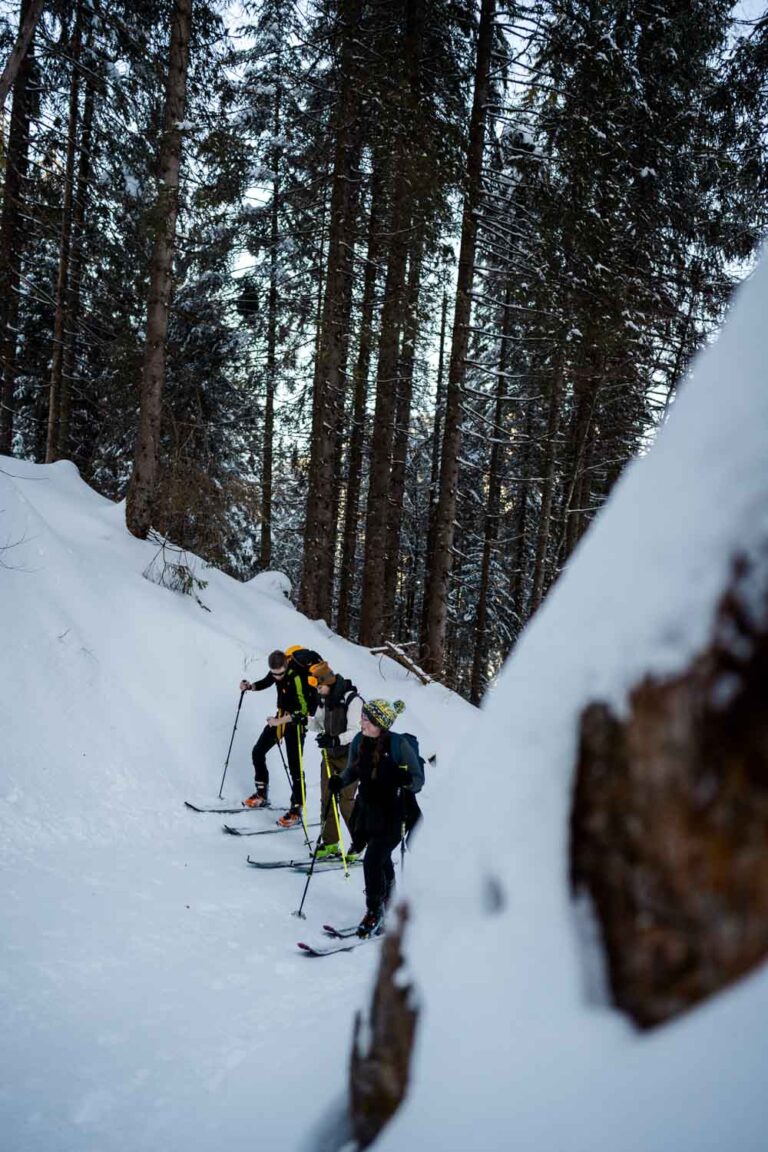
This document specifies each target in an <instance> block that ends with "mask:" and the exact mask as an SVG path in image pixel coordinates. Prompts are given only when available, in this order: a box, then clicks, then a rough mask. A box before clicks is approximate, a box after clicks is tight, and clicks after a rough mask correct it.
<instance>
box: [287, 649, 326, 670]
mask: <svg viewBox="0 0 768 1152" xmlns="http://www.w3.org/2000/svg"><path fill="white" fill-rule="evenodd" d="M285 655H286V656H287V657H288V659H289V661H290V662H291V663H292V664H293V665H294V667H295V668H296V670H297V671H298V672H299V673H300V674H302V675H304V676H307V675H308V674H309V670H310V668H311V667H312V665H313V664H322V662H323V658H322V656H321V655H320V653H319V652H314V651H313V650H312V649H311V648H302V646H301V644H294V645H293V647H291V648H286V650H285Z"/></svg>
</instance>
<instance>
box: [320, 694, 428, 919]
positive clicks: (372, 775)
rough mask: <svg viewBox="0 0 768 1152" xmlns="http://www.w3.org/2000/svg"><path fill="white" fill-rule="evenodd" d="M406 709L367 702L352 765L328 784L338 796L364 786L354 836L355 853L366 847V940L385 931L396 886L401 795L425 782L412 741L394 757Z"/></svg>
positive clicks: (398, 704)
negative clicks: (394, 732) (397, 726)
mask: <svg viewBox="0 0 768 1152" xmlns="http://www.w3.org/2000/svg"><path fill="white" fill-rule="evenodd" d="M404 710H405V704H404V703H403V702H402V700H395V701H394V703H390V702H389V701H388V700H369V701H368V702H367V703H365V704H364V705H363V710H362V719H361V722H360V723H361V729H362V731H361V732H359V733H358V735H357V736H355V738H354V740H353V741H352V744H351V745H350V749H349V758H348V760H347V766H346V768H345V769H344V771H343V772H341V773H340V774H339V775H338V776H333V777H331V779H330V780H329V782H328V787H329V790H330V791H331V792H332V793H333V794H334V795H338V793H340V792H341V791H342V789H343V788H346V787H347V786H348V785H350V784H352V783H353V782H354V781H358V783H359V787H358V792H357V800H356V802H355V810H354V813H353V815H352V833H353V837H354V848H355V850H356V851H361V850H362V848H363V846H364V845H367V847H366V850H365V859H364V860H363V871H364V874H365V898H366V905H367V907H366V914H365V916H364V917H363V920H362V921H361V923H360V926H359V928H358V933H359V934H360V935H361V936H372V935H377V934H378V933H379V932H381V931H382V930H383V921H384V913H385V911H386V907H387V904H388V902H389V900H390V898H391V896H392V892H393V888H394V882H395V870H394V867H393V865H392V852H393V851H394V849H395V848H396V847H397V845H398V844H399V842H400V837H401V834H402V821H403V816H402V801H401V794H402V792H403V790H412V791H418V790H419V788H420V787H421V786H422V784H423V783H424V774H423V770H422V767H421V764H420V762H419V757H418V756H417V754H416V752H415V751H414V749H413V748H412V747H411V745H410V743H409V742H408V741H407V740H405V739H400V740H399V741H397V742H396V745H397V750H398V751H397V758H395V756H394V755H393V754H392V750H393V748H394V747H395V741H393V740H392V738H391V735H390V729H391V728H392V725H393V724H394V722H395V720H396V719H397V717H398V716H399V715H400V713H401V712H403V711H404Z"/></svg>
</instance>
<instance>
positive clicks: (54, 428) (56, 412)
mask: <svg viewBox="0 0 768 1152" xmlns="http://www.w3.org/2000/svg"><path fill="white" fill-rule="evenodd" d="M82 40H83V6H82V3H79V4H78V5H77V10H76V15H75V27H74V30H73V33H72V42H71V45H70V52H71V56H72V78H71V80H70V85H69V125H68V130H67V158H66V163H65V165H64V198H63V201H62V208H61V236H60V239H59V270H58V273H57V276H56V299H55V305H54V314H53V350H52V352H51V378H50V383H49V385H48V438H47V441H46V448H45V462H46V464H52V463H53V461H54V460H57V459H58V446H59V419H60V415H61V376H62V365H63V360H64V318H65V312H66V306H67V293H68V285H69V256H70V247H71V242H72V201H73V199H74V180H75V154H76V151H77V126H78V120H79V116H80V110H79V100H80V52H81V48H82Z"/></svg>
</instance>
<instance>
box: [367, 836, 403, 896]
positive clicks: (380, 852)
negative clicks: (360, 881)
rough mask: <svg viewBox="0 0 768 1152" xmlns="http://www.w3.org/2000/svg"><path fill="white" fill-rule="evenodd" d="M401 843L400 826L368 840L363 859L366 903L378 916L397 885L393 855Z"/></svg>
mask: <svg viewBox="0 0 768 1152" xmlns="http://www.w3.org/2000/svg"><path fill="white" fill-rule="evenodd" d="M399 843H400V828H399V826H398V827H392V828H390V829H388V830H387V831H386V832H381V833H379V834H377V835H375V836H371V837H370V838H369V840H368V846H367V847H366V849H365V856H364V857H363V875H364V876H365V902H366V905H367V906H368V911H369V912H375V913H376V914H378V913H379V912H381V911H382V910H383V908H384V907H385V906H386V905H387V903H388V902H389V898H390V896H391V894H392V890H393V888H394V885H395V868H394V865H393V863H392V853H393V852H394V850H395V848H397V846H398V844H399Z"/></svg>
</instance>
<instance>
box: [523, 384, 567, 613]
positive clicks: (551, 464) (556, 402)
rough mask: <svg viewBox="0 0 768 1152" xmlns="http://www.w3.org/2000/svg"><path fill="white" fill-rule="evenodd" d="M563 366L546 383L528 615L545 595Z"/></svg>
mask: <svg viewBox="0 0 768 1152" xmlns="http://www.w3.org/2000/svg"><path fill="white" fill-rule="evenodd" d="M561 374H562V368H561V367H560V365H557V367H556V369H555V371H554V372H553V373H552V376H551V379H550V385H549V412H548V416H547V435H546V442H545V446H544V468H543V473H542V480H541V509H540V511H539V531H538V535H537V537H536V559H535V561H534V567H533V580H532V583H531V599H530V602H529V605H528V615H529V616H532V615H533V613H534V612H535V611H536V609H537V608H538V606H539V604H540V603H541V601H542V597H543V595H544V579H545V576H546V572H547V551H548V548H549V537H550V532H551V528H552V501H553V498H554V490H555V438H556V436H557V428H558V424H559V419H560V392H561V386H562V378H561Z"/></svg>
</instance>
